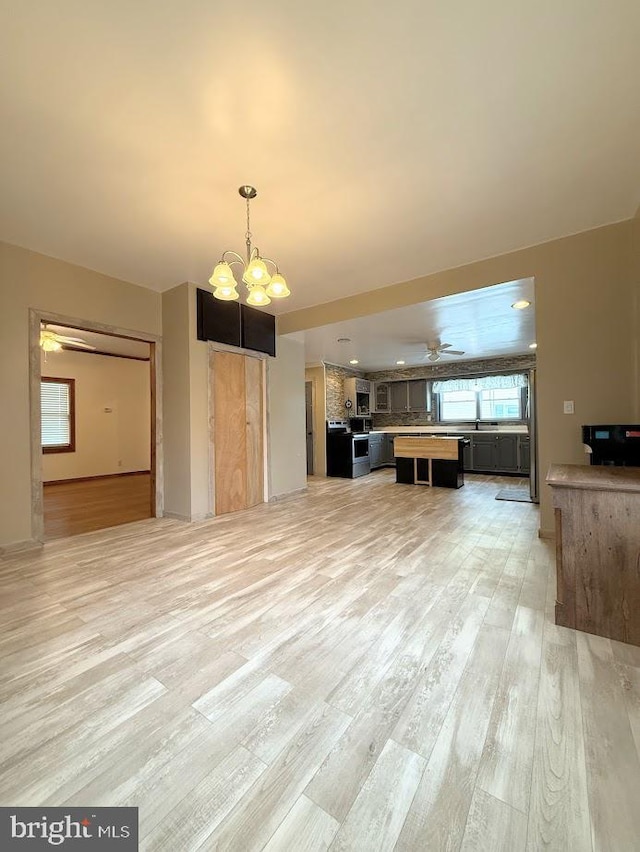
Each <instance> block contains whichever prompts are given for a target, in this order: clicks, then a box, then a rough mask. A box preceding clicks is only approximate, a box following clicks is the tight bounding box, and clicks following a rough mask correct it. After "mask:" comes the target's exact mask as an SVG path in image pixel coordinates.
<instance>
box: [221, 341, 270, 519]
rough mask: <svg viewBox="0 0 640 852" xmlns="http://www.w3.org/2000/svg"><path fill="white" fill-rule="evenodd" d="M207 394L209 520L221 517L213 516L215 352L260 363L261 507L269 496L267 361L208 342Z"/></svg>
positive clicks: (255, 354)
mask: <svg viewBox="0 0 640 852" xmlns="http://www.w3.org/2000/svg"><path fill="white" fill-rule="evenodd" d="M207 348H208V353H207V393H208V408H209V506H210V508H211V512H212V515H213V517H221V516H218V515H216V477H215V470H216V446H215V440H214V418H215V405H214V400H213V393H212V387H213V375H214V371H215V365H214V355H215V353H216V352H228V353H231V354H232V355H245V356H247V357H249V358H256V359H257V360H258V361H261V362H262V465H263V471H262V487H263V496H262V501H263V503H268V502H269V494H270V493H271V480H270V475H271V468H270V466H269V409H268V406H267V400H268V393H267V389H268V383H269V359H270V356H269V355H267V354H266V353H265V352H255V351H254V350H253V349H243V348H242V347H241V346H228V345H227V344H226V343H214V342H213V341H211V340H209V341H208V342H207Z"/></svg>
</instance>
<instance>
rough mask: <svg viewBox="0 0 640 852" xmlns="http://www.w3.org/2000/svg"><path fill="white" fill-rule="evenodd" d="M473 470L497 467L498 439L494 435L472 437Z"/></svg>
mask: <svg viewBox="0 0 640 852" xmlns="http://www.w3.org/2000/svg"><path fill="white" fill-rule="evenodd" d="M471 457H472V460H473V470H495V469H496V439H495V436H494V435H473V437H472V438H471Z"/></svg>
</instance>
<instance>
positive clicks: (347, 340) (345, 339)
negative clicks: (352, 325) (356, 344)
mask: <svg viewBox="0 0 640 852" xmlns="http://www.w3.org/2000/svg"><path fill="white" fill-rule="evenodd" d="M337 342H338V343H351V338H350V337H339V338H338V341H337Z"/></svg>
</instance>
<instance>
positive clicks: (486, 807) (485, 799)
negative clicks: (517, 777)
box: [460, 787, 578, 852]
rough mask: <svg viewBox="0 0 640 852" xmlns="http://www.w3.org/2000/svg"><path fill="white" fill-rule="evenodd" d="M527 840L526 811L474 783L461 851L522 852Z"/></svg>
mask: <svg viewBox="0 0 640 852" xmlns="http://www.w3.org/2000/svg"><path fill="white" fill-rule="evenodd" d="M526 843H527V817H526V816H525V814H523V813H521V812H520V811H518V810H516V809H515V808H512V807H511V806H510V805H506V804H505V803H504V802H502V801H500V799H496V798H495V797H494V796H491V795H489V793H485V792H484V790H481V789H480V788H479V787H476V789H475V793H474V794H473V799H472V800H471V808H470V809H469V816H468V817H467V825H466V828H465V832H464V837H463V839H462V846H461V847H460V852H523V851H524V849H525V847H526ZM567 852H569V850H567ZM576 852H578V850H576Z"/></svg>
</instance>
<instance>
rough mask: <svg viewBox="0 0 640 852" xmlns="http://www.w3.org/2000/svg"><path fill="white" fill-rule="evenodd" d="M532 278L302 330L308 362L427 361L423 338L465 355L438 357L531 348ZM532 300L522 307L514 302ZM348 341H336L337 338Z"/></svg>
mask: <svg viewBox="0 0 640 852" xmlns="http://www.w3.org/2000/svg"><path fill="white" fill-rule="evenodd" d="M534 289H535V288H534V281H533V279H532V278H524V279H522V280H520V281H509V282H508V283H506V284H497V285H495V286H494V287H484V288H483V289H481V290H473V291H471V292H468V293H459V294H457V295H455V296H445V297H444V298H442V299H432V300H431V301H430V302H423V303H422V304H419V305H411V306H409V307H406V308H397V309H396V310H393V311H385V312H384V313H380V314H373V315H371V316H366V317H360V318H359V319H355V320H349V321H348V322H340V323H335V324H333V325H325V326H321V327H320V328H314V329H311V330H309V331H305V332H302V334H303V335H304V343H305V360H306V362H307V363H308V364H314V363H317V362H319V361H328V362H329V363H331V364H343V365H344V366H349V361H350V360H351V359H352V358H355V359H357V360H358V362H359V363H358V365H357V369H358V370H385V369H389V368H392V367H395V366H396V361H398V360H404V361H405V362H406V364H405V366H407V367H415V366H423V365H428V364H430V363H431V362H429V361H428V360H426V357H425V356H426V355H428V352H427V350H426V346H425V344H427V343H429V344H431V343H450V344H452V346H451V348H452V349H458V350H463V352H464V355H442V356H441V358H440V362H439V363H448V362H453V361H468V360H470V359H472V358H490V357H496V356H499V355H518V354H524V353H530V352H531V350H530V349H529V344H530V343H535V340H536V337H535V293H534ZM520 299H526V300H527V301H529V302H531V305H530V307H528V308H525V309H524V310H515V309H514V308H512V307H511V305H512V304H513V303H514V302H517V301H518V300H520ZM341 337H342V338H348V339H349V341H350V342H342V343H339V342H338V338H341Z"/></svg>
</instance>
